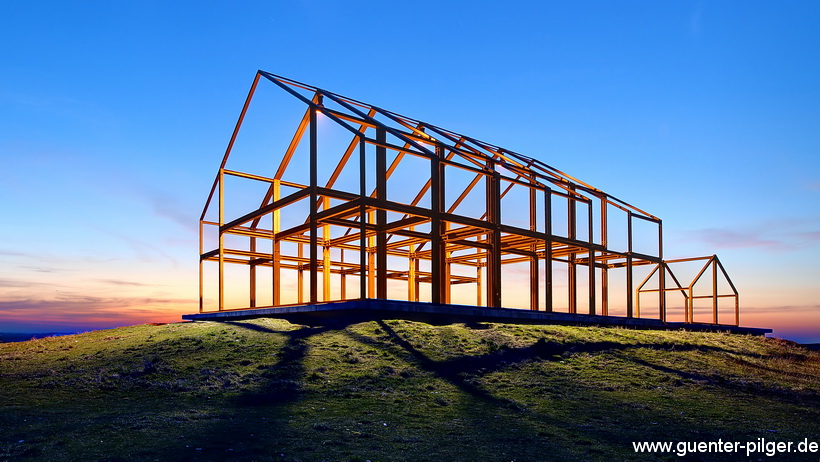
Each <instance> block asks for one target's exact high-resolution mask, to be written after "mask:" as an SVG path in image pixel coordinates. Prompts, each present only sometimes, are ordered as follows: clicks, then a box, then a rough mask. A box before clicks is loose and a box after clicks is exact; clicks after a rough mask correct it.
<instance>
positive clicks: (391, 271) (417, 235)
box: [199, 70, 739, 325]
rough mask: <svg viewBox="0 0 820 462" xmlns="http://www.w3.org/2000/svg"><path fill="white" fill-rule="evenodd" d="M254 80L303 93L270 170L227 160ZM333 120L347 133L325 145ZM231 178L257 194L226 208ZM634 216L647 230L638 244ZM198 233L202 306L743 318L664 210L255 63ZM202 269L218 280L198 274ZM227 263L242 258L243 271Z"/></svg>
mask: <svg viewBox="0 0 820 462" xmlns="http://www.w3.org/2000/svg"><path fill="white" fill-rule="evenodd" d="M263 84H264V85H271V84H272V85H274V87H275V90H276V91H281V92H285V94H287V95H288V96H287V97H288V98H292V99H294V100H295V101H297V102H298V103H300V106H301V107H302V112H301V113H299V114H297V115H296V117H295V118H294V119H293V126H294V128H295V130H293V136H292V139H291V140H290V142H289V144H287V148H286V149H284V150H283V152H274V153H273V154H271V150H267V151H263V152H264V154H258V155H260V156H261V155H264V156H271V155H272V159H273V164H270V165H271V166H273V168H270V169H268V170H267V171H261V172H260V171H256V172H243V171H239V170H233V169H229V168H228V162H229V157H230V155H231V153H232V149H233V148H234V144H235V142H236V140H237V136H238V134H239V132H240V127H242V125H243V121H244V120H245V118H246V113H247V112H248V108H249V106H250V105H251V101H252V99H253V98H254V93H255V92H256V91H257V87H259V86H260V85H263ZM300 116H301V119H300V118H299V117H300ZM328 127H332V128H333V129H334V130H336V131H337V132H339V131H341V132H342V133H345V134H346V141H345V142H344V143H343V144H339V143H338V142H334V143H324V144H323V136H322V130H325V129H328ZM405 164H409V167H407V166H405V167H403V166H404V165H405ZM295 168H301V169H302V170H303V171H306V172H307V173H306V174H301V175H291V171H292V170H293V169H295ZM322 171H324V173H322ZM237 181H238V182H251V183H253V184H254V185H255V187H257V188H259V189H258V190H259V191H263V192H261V193H260V194H259V195H258V196H257V197H256V199H254V201H255V203H256V204H257V205H254V206H252V207H247V208H243V209H242V210H240V211H239V212H236V211H233V212H232V215H231V216H228V215H229V212H228V211H227V210H226V209H227V208H228V206H229V205H230V204H231V202H230V198H231V195H230V194H231V189H230V188H231V186H230V185H228V186H226V183H230V182H234V183H231V184H235V183H236V182H237ZM260 187H261V188H260ZM214 205H215V206H216V207H214ZM214 209H216V210H214ZM209 214H210V215H214V214H215V215H217V216H216V217H214V218H207V217H208V215H209ZM636 226H640V227H642V229H649V230H650V232H649V234H646V233H645V234H644V235H642V236H641V238H640V239H641V241H647V240H648V241H649V244H651V245H649V246H642V247H641V251H640V252H639V251H638V250H639V249H637V248H636V247H637V244H638V238H637V237H636V236H635V232H634V231H633V228H634V227H636ZM647 226H648V228H647ZM199 230H200V252H199V253H200V263H199V284H200V291H199V300H200V306H199V311H200V313H205V312H211V311H227V310H241V309H254V308H261V307H273V308H276V307H284V306H293V305H303V304H322V303H330V302H339V301H348V300H367V299H373V300H404V301H409V302H431V303H433V304H451V303H456V302H459V303H462V304H468V305H474V306H485V307H499V308H500V307H504V306H511V305H515V304H517V305H519V307H520V308H523V309H527V308H528V309H530V310H536V311H544V312H553V311H555V312H566V313H578V314H582V313H589V314H591V315H595V314H598V315H604V316H611V315H613V312H614V311H617V315H619V316H625V317H628V318H631V317H636V318H638V317H647V316H649V317H654V318H655V319H658V320H659V321H661V322H667V311H668V309H667V306H668V303H667V293H669V292H673V293H676V294H680V295H682V303H679V304H678V308H677V311H676V312H675V313H677V314H676V315H679V314H682V316H683V322H686V323H693V322H695V319H694V318H695V311H696V308H695V305H696V302H701V303H703V302H706V303H707V304H708V302H711V303H710V305H711V310H708V308H706V310H707V311H711V313H709V314H711V316H710V318H711V319H709V320H708V321H706V322H708V323H711V324H718V323H719V320H718V312H719V309H718V308H719V301H720V300H721V299H723V298H728V299H729V301H730V302H733V306H731V308H730V310H731V311H733V314H734V316H730V317H728V318H733V319H731V322H727V323H726V324H732V325H738V323H739V297H738V292H737V290H736V289H735V286H734V285H733V284H732V282H731V280H730V279H729V276H728V274H727V273H726V271H725V269H724V268H723V265H722V264H721V262H720V261H719V260H718V258H717V256H715V255H712V256H708V257H697V258H690V259H678V260H664V258H663V228H662V223H661V219H660V218H658V217H655V216H653V215H651V214H649V213H646V212H644V211H643V210H641V209H639V208H637V207H635V206H632V205H630V204H628V203H626V202H624V201H621V200H619V199H617V198H615V197H613V196H611V195H610V194H607V193H605V192H603V191H601V190H599V189H597V188H595V187H593V186H591V185H589V184H586V183H584V182H582V181H580V180H578V179H576V178H573V177H572V176H569V175H567V174H566V173H564V172H562V171H560V170H557V169H555V168H553V167H551V166H549V165H547V164H545V163H543V162H541V161H540V160H538V159H535V158H532V157H527V156H524V155H521V154H518V153H516V152H513V151H510V150H508V149H505V148H501V147H499V146H495V145H493V144H490V143H486V142H483V141H479V140H477V139H475V138H472V137H469V136H466V135H462V134H459V133H455V132H452V131H450V130H446V129H443V128H441V127H438V126H435V125H432V124H429V123H426V122H422V121H419V120H416V119H413V118H409V117H405V116H402V115H399V114H396V113H394V112H391V111H388V110H384V109H381V108H379V107H376V106H373V105H370V104H366V103H363V102H361V101H357V100H354V99H351V98H348V97H344V96H341V95H339V94H336V93H333V92H329V91H326V90H322V89H320V88H317V87H314V86H311V85H307V84H303V83H300V82H296V81H294V80H291V79H287V78H284V77H281V76H277V75H274V74H271V73H268V72H264V71H261V70H260V71H259V72H258V73H257V74H256V77H255V78H254V80H253V84H252V86H251V89H250V92H249V94H248V97H247V99H246V101H245V105H244V107H243V109H242V112H241V114H240V116H239V120H238V122H237V124H236V127H235V129H234V131H233V135H232V137H231V140H230V142H229V144H228V147H227V150H226V152H225V155H224V157H223V159H222V163H221V164H220V166H219V170H218V173H217V176H216V179H215V181H214V183H213V187H212V188H211V191H210V194H209V195H208V199H207V201H206V203H205V207H204V210H203V212H202V215H201V217H200V225H199ZM613 235H617V236H618V237H619V239H618V242H617V243H616V242H615V239H611V236H613ZM647 236H648V237H647ZM642 243H643V244H645V243H646V242H642ZM206 244H212V245H213V246H214V247H211V248H209V249H207V250H206V249H205V246H206ZM644 247H649V248H650V249H651V250H648V251H647V250H643V248H644ZM687 263H688V264H696V265H698V268H699V271H697V270H696V271H695V272H696V273H697V274H696V276H695V277H694V278H692V279H691V280H687V281H684V282H687V283H686V284H684V283H683V282H682V281H680V280H679V278H678V277H676V274H675V273H674V272H673V268H674V267H675V266H676V265H680V264H687ZM211 265H216V266H217V271H216V273H217V274H216V280H215V283H213V282H212V283H206V277H205V273H206V269H207V268H213V266H211ZM231 265H239V268H244V270H242V271H241V272H242V273H243V274H244V276H242V277H241V278H239V279H241V281H236V280H234V279H231V275H230V274H228V267H229V266H231ZM506 268H510V271H507V270H506ZM641 268H643V269H642V270H640V271H639V269H641ZM232 271H235V270H232ZM231 274H235V273H231ZM613 277H616V278H617V281H618V282H617V283H613V279H612V278H613ZM641 278H643V279H642V280H641ZM243 281H244V282H243ZM639 281H640V282H639ZM701 281H708V282H701ZM696 289H697V290H696ZM206 290H210V291H211V292H210V293H213V292H215V293H214V296H213V297H206V294H205V292H206ZM237 291H238V293H239V295H237V296H233V295H230V296H229V292H230V293H231V294H233V293H236V292H237ZM616 292H617V294H618V295H619V297H617V300H616V299H615V298H613V295H614V294H615V293H616ZM262 293H264V297H263V296H262V295H261V294H262ZM454 297H457V298H458V300H454ZM502 298H503V300H502ZM558 299H560V303H559V302H557V300H558ZM647 300H649V304H650V305H651V306H652V308H651V309H649V308H646V306H647ZM465 301H466V303H465ZM206 302H207V303H206ZM641 302H643V305H644V307H645V308H644V312H643V313H642V312H641ZM214 304H215V305H216V306H215V307H213V306H206V305H214ZM522 305H523V306H522ZM616 305H617V307H618V309H617V310H613V309H612V308H613V307H614V306H616Z"/></svg>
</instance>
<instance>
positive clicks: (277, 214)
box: [271, 180, 282, 306]
mask: <svg viewBox="0 0 820 462" xmlns="http://www.w3.org/2000/svg"><path fill="white" fill-rule="evenodd" d="M281 188H282V182H281V180H273V201H274V202H276V201H278V200H279V199H280V198H281V194H282V191H281ZM271 219H272V220H273V223H272V225H273V228H272V229H273V242H272V243H271V245H272V246H273V248H272V253H273V255H271V260H272V261H271V278H272V279H273V281H272V284H273V287H272V292H273V306H279V305H280V304H281V293H282V266H281V265H282V261H281V259H282V250H281V247H282V246H281V244H280V243H279V238H278V237H277V234H278V233H279V232H280V231H281V230H282V212H281V211H280V210H279V209H276V210H274V211H273V215H272V218H271Z"/></svg>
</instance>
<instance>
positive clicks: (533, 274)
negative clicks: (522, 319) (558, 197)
mask: <svg viewBox="0 0 820 462" xmlns="http://www.w3.org/2000/svg"><path fill="white" fill-rule="evenodd" d="M529 188H530V231H533V232H535V231H537V230H538V226H537V225H536V221H537V220H538V214H537V213H536V210H535V207H536V205H537V202H538V200H537V196H536V190H535V185H533V184H530V186H529ZM530 252H532V253H533V254H535V255H534V256H531V257H530V310H533V311H538V253H537V252H538V244H536V243H535V242H533V243H532V244H530Z"/></svg>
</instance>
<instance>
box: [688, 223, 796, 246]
mask: <svg viewBox="0 0 820 462" xmlns="http://www.w3.org/2000/svg"><path fill="white" fill-rule="evenodd" d="M693 234H694V237H695V238H696V239H697V240H699V241H701V242H705V243H707V244H710V245H712V246H714V247H716V248H718V249H744V248H763V249H769V250H791V249H793V248H794V245H793V244H790V243H787V242H784V241H781V240H776V239H767V238H764V237H762V236H761V233H759V232H754V231H735V230H728V229H716V228H707V229H701V230H698V231H695V232H694V233H693Z"/></svg>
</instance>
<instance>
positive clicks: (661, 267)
mask: <svg viewBox="0 0 820 462" xmlns="http://www.w3.org/2000/svg"><path fill="white" fill-rule="evenodd" d="M658 261H659V262H660V263H659V264H658V271H660V273H659V274H658V303H659V305H660V318H661V322H666V263H664V261H663V224H662V223H661V220H658Z"/></svg>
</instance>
